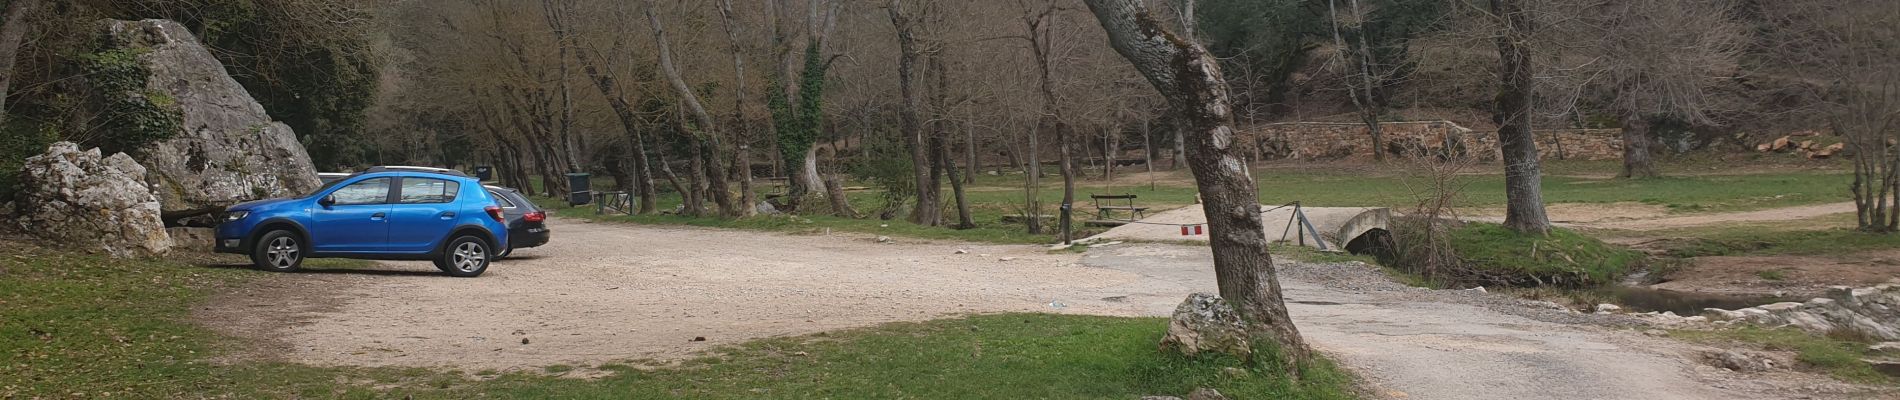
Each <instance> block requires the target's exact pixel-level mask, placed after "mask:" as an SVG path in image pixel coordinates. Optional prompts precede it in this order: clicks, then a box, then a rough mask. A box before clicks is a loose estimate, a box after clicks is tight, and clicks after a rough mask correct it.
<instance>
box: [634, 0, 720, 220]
mask: <svg viewBox="0 0 1900 400" xmlns="http://www.w3.org/2000/svg"><path fill="white" fill-rule="evenodd" d="M656 7H657V6H656V1H655V0H647V22H648V24H649V25H650V26H652V28H653V42H654V43H655V44H656V45H657V46H658V52H659V54H660V70H661V71H662V72H665V75H666V81H667V83H668V84H670V85H671V86H672V87H673V94H674V95H677V96H679V98H680V103H682V104H683V106H684V107H685V109H686V114H687V115H690V116H692V120H691V121H690V123H689V121H684V119H685V118H684V117H685V116H681V119H682V121H680V128H681V129H680V130H681V132H682V133H685V134H686V136H687V137H686V140H688V141H689V146H691V148H692V149H693V158H692V160H690V161H691V165H692V166H693V171H692V174H693V177H695V178H696V179H694V181H695V182H696V183H697V184H699V185H701V187H700V188H701V189H704V190H705V191H708V192H709V193H710V194H711V196H710V197H712V199H713V202H714V203H717V206H718V207H719V215H721V216H727V217H735V216H738V215H739V211H738V210H737V209H735V208H733V204H732V192H730V190H731V188H729V187H726V179H725V176H726V173H725V172H724V171H721V170H720V165H723V164H724V163H721V162H719V158H718V157H719V156H720V151H719V147H720V145H719V134H718V130H719V125H718V124H717V123H716V122H714V121H713V118H712V114H711V113H708V112H707V111H706V106H705V105H704V104H702V103H700V101H699V94H698V93H694V92H693V89H692V87H690V86H688V85H687V84H686V78H685V77H684V76H682V75H681V74H680V70H679V66H678V65H675V64H674V63H673V50H672V47H671V46H670V45H669V43H668V42H667V40H666V28H665V26H663V25H661V23H660V17H659V15H658V14H656V13H654V12H653V9H654V8H656ZM696 206H699V205H696ZM693 211H694V213H695V216H697V215H698V214H699V212H700V211H702V210H693Z"/></svg>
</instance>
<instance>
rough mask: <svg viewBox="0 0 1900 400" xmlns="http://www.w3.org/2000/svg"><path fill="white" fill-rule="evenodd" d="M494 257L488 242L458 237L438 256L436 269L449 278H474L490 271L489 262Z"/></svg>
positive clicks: (468, 237) (471, 237) (480, 239)
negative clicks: (446, 274) (447, 274)
mask: <svg viewBox="0 0 1900 400" xmlns="http://www.w3.org/2000/svg"><path fill="white" fill-rule="evenodd" d="M493 257H494V253H493V252H492V249H491V248H490V247H489V246H488V241H486V240H482V238H479V237H475V236H457V237H456V238H455V240H450V241H449V245H448V247H445V248H443V249H442V254H441V255H438V256H436V258H435V267H436V268H440V269H442V272H447V273H449V276H455V277H462V278H473V277H477V276H481V275H482V272H483V271H487V270H488V261H489V260H490V259H492V258H493Z"/></svg>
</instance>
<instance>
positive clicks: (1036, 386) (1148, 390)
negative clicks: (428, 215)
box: [0, 240, 1354, 399]
mask: <svg viewBox="0 0 1900 400" xmlns="http://www.w3.org/2000/svg"><path fill="white" fill-rule="evenodd" d="M208 260H211V259H208V258H206V259H199V258H195V257H185V258H182V259H177V260H171V261H167V260H114V259H107V258H102V257H97V256H88V255H77V254H71V253H64V252H58V251H50V250H45V249H41V248H38V247H35V246H30V245H23V244H19V243H15V242H10V241H6V240H0V398H4V399H34V398H346V399H371V398H417V399H467V398H476V397H486V398H524V399H525V398H534V399H541V398H565V399H622V398H641V399H658V398H680V399H778V398H783V399H803V398H1048V399H1128V398H1135V397H1139V396H1142V395H1154V394H1165V395H1185V394H1186V393H1187V392H1189V391H1191V390H1193V389H1194V388H1196V387H1213V388H1218V389H1220V390H1221V391H1222V392H1223V393H1227V394H1229V395H1230V396H1233V398H1237V399H1245V398H1276V399H1279V398H1284V399H1348V398H1353V397H1354V392H1353V389H1352V387H1353V386H1352V381H1351V378H1350V376H1349V375H1348V374H1346V373H1344V372H1341V371H1340V370H1339V369H1337V368H1335V367H1333V366H1332V365H1331V364H1330V363H1329V362H1327V361H1324V360H1320V361H1318V362H1316V363H1314V364H1313V365H1311V366H1310V367H1308V368H1307V369H1306V370H1305V371H1304V373H1305V375H1304V378H1303V379H1301V380H1298V381H1297V382H1295V381H1293V380H1289V379H1286V376H1287V375H1286V374H1284V373H1283V371H1274V370H1270V369H1262V368H1257V367H1251V366H1247V365H1241V364H1240V363H1237V362H1234V361H1231V360H1222V359H1185V358H1181V357H1178V356H1170V355H1166V354H1163V353H1161V352H1159V351H1157V350H1156V347H1155V343H1156V342H1157V341H1158V340H1159V339H1160V337H1161V335H1162V333H1163V332H1164V331H1165V330H1166V326H1167V321H1166V320H1165V319H1159V318H1111V317H1090V316H1064V315H1050V314H1004V315H981V316H971V317H967V318H959V319H947V320H938V321H931V322H925V323H902V324H890V325H884V326H879V327H874V328H867V329H858V330H850V331H842V332H831V333H824V334H816V335H811V336H803V337H791V338H776V339H768V340H761V341H756V342H751V343H746V344H743V345H738V346H733V347H729V348H724V349H721V350H719V351H717V352H715V353H714V354H710V355H707V356H704V357H701V358H697V359H691V360H685V361H683V362H680V363H678V364H654V363H647V362H639V361H628V362H625V363H613V364H606V365H589V366H565V365H557V366H548V367H545V368H541V369H539V370H535V371H517V372H507V373H498V372H496V371H458V370H452V369H423V368H324V367H312V366H306V365H300V364H290V363H283V362H272V361H260V360H255V359H254V358H256V357H249V356H239V357H223V356H229V355H233V354H241V352H242V351H244V349H243V345H242V344H240V342H238V341H235V340H234V339H233V338H228V337H224V336H221V335H220V334H218V333H216V332H213V331H211V330H209V329H206V328H205V327H203V326H200V325H197V324H194V323H193V322H191V318H190V313H191V310H192V308H193V307H195V306H197V305H198V304H201V303H200V302H201V301H203V300H204V299H205V298H206V297H207V296H208V295H209V294H211V293H215V292H216V291H218V290H220V289H221V288H226V287H230V286H231V285H241V284H243V283H244V282H246V281H247V280H250V279H256V278H258V277H260V276H262V275H263V274H265V273H262V272H256V271H251V270H246V269H234V268H222V267H204V266H199V265H200V264H204V263H206V262H207V261H208ZM230 261H232V260H222V259H220V260H217V261H216V262H213V264H228V263H230ZM350 265H351V262H321V263H317V264H315V265H312V267H317V268H334V267H347V266H350ZM259 312H269V310H259ZM234 360H235V361H234ZM582 368H588V369H590V370H604V371H607V374H606V376H603V377H598V378H597V379H578V378H567V377H562V375H564V374H568V373H571V372H573V371H577V370H581V369H582ZM1227 368H1239V369H1238V370H1237V371H1240V373H1234V372H1232V371H1229V370H1227Z"/></svg>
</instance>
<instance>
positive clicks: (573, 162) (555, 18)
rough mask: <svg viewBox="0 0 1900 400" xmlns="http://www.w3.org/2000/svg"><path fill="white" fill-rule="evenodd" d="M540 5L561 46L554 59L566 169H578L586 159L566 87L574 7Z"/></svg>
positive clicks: (569, 2) (546, 0) (566, 2)
mask: <svg viewBox="0 0 1900 400" xmlns="http://www.w3.org/2000/svg"><path fill="white" fill-rule="evenodd" d="M541 8H542V15H543V16H544V17H545V18H546V19H547V22H548V29H549V30H551V31H553V32H554V46H555V47H556V48H558V49H560V50H559V55H558V56H556V58H557V60H558V61H557V62H558V63H559V65H560V67H559V72H558V75H559V78H558V79H557V83H556V85H558V86H559V88H560V93H561V94H560V96H561V103H560V107H561V111H560V113H561V115H560V121H559V122H558V123H559V126H560V128H559V134H560V140H561V148H562V150H563V151H566V152H567V157H564V158H565V159H566V161H567V165H566V167H567V172H569V173H573V172H581V171H582V169H581V166H582V165H584V164H586V162H584V161H581V160H580V158H581V156H582V155H584V154H586V153H585V152H583V151H581V145H580V144H579V143H578V142H577V139H576V138H575V135H574V133H573V127H574V95H573V93H571V92H570V91H569V87H568V82H569V81H570V79H569V77H568V72H569V68H568V64H567V61H568V57H567V53H568V50H570V49H571V48H572V47H573V46H572V44H573V43H572V42H573V40H572V39H571V38H570V30H569V29H570V25H571V23H570V21H569V20H568V17H567V13H568V12H570V11H572V10H573V9H574V2H573V0H542V1H541Z"/></svg>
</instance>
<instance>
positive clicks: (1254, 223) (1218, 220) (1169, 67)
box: [1086, 0, 1310, 371]
mask: <svg viewBox="0 0 1900 400" xmlns="http://www.w3.org/2000/svg"><path fill="white" fill-rule="evenodd" d="M1086 3H1088V6H1089V8H1090V9H1092V10H1094V12H1095V17H1096V19H1098V20H1100V21H1101V23H1102V28H1104V29H1105V30H1107V32H1108V39H1109V43H1110V44H1111V45H1112V46H1113V47H1114V48H1115V50H1116V52H1118V53H1121V55H1122V56H1123V57H1125V58H1127V59H1128V61H1129V62H1131V63H1133V64H1134V66H1135V68H1136V69H1137V70H1140V71H1141V74H1142V75H1143V76H1145V77H1147V78H1148V81H1149V83H1151V84H1153V85H1154V87H1155V89H1156V90H1158V91H1160V92H1161V95H1162V96H1163V97H1166V98H1167V99H1168V103H1169V104H1170V105H1171V106H1172V112H1173V114H1174V115H1175V116H1176V118H1178V119H1179V121H1180V123H1182V124H1185V125H1186V126H1187V127H1188V129H1189V132H1191V133H1192V134H1191V135H1188V139H1189V140H1188V143H1187V146H1188V150H1189V152H1190V153H1189V154H1190V156H1189V159H1188V162H1189V164H1188V166H1189V169H1190V170H1191V171H1193V173H1194V178H1195V179H1194V182H1195V186H1196V188H1197V189H1199V191H1200V194H1201V197H1202V199H1203V201H1204V202H1205V203H1206V204H1205V205H1204V206H1203V207H1204V208H1203V209H1204V210H1205V212H1206V213H1207V222H1208V228H1209V230H1211V232H1210V233H1209V235H1210V236H1209V239H1210V242H1211V244H1212V247H1213V251H1214V274H1215V279H1216V282H1217V284H1218V285H1219V286H1220V296H1221V298H1223V299H1225V301H1226V302H1227V304H1228V305H1229V306H1232V307H1233V308H1234V309H1235V310H1236V311H1238V313H1239V315H1240V316H1241V318H1242V320H1243V321H1245V322H1246V323H1247V326H1246V329H1248V330H1249V331H1250V332H1251V333H1252V335H1254V336H1255V338H1256V339H1257V342H1258V343H1262V344H1264V345H1266V346H1271V347H1272V348H1274V349H1277V350H1278V351H1277V352H1276V353H1274V354H1278V355H1280V356H1281V357H1282V359H1281V360H1267V361H1277V362H1280V363H1283V365H1284V366H1285V367H1286V368H1285V369H1284V370H1286V371H1298V370H1299V367H1300V366H1301V365H1302V364H1303V363H1304V361H1305V360H1306V359H1307V358H1308V356H1309V352H1310V350H1309V349H1308V348H1307V347H1306V342H1305V341H1304V340H1302V339H1301V338H1300V332H1299V329H1297V328H1295V327H1294V326H1293V320H1292V318H1291V317H1290V316H1288V315H1287V310H1286V303H1285V301H1284V300H1283V299H1282V298H1281V295H1280V293H1281V292H1280V281H1279V280H1278V279H1277V278H1276V277H1275V273H1274V270H1273V258H1272V257H1271V256H1269V255H1268V254H1267V238H1266V230H1265V226H1264V223H1263V222H1262V221H1261V220H1260V203H1259V200H1258V196H1259V192H1258V191H1257V190H1258V189H1257V188H1256V187H1255V183H1254V180H1253V176H1252V174H1250V173H1249V172H1248V170H1247V164H1246V163H1245V162H1243V161H1241V159H1240V158H1239V156H1238V155H1237V154H1236V152H1235V149H1234V148H1233V147H1232V146H1233V145H1234V144H1235V143H1236V141H1235V140H1234V130H1233V123H1234V121H1233V118H1234V117H1233V114H1232V112H1233V107H1232V102H1231V100H1230V98H1229V94H1228V91H1227V83H1226V81H1225V80H1224V79H1223V78H1222V77H1221V72H1220V64H1219V61H1218V60H1216V59H1214V57H1213V56H1211V55H1209V54H1208V53H1207V50H1206V49H1204V48H1202V47H1201V45H1200V44H1198V43H1195V42H1192V41H1189V40H1184V39H1182V38H1181V37H1179V36H1175V35H1174V34H1172V33H1170V32H1168V30H1167V29H1164V28H1162V26H1163V25H1162V24H1161V22H1160V21H1157V20H1155V19H1154V16H1153V15H1152V14H1150V13H1149V12H1148V8H1147V6H1146V5H1144V4H1142V1H1140V0H1086ZM1256 353H1264V352H1256ZM1240 356H1251V355H1240Z"/></svg>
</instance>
